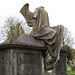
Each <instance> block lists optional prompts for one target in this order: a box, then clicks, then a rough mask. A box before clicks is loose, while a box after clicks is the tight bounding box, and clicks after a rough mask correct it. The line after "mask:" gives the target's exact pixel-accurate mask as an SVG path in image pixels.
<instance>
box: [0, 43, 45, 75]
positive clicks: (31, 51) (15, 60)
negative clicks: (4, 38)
mask: <svg viewBox="0 0 75 75" xmlns="http://www.w3.org/2000/svg"><path fill="white" fill-rule="evenodd" d="M45 51H46V48H43V47H31V46H26V45H20V44H4V45H0V75H43V73H44V56H43V55H44V53H45Z"/></svg>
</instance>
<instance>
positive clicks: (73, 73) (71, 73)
mask: <svg viewBox="0 0 75 75" xmlns="http://www.w3.org/2000/svg"><path fill="white" fill-rule="evenodd" d="M67 73H68V75H75V72H72V71H71V66H69V65H67Z"/></svg>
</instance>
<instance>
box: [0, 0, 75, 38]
mask: <svg viewBox="0 0 75 75" xmlns="http://www.w3.org/2000/svg"><path fill="white" fill-rule="evenodd" d="M25 3H29V4H30V11H31V12H34V10H35V8H36V7H39V6H44V8H45V10H46V11H47V12H48V15H49V20H50V26H56V25H60V24H61V25H64V26H65V27H67V28H68V29H69V30H70V31H71V32H72V34H73V36H74V37H75V0H0V28H1V26H3V24H4V20H5V19H6V17H9V16H16V17H19V18H20V19H24V18H23V16H22V15H21V13H20V12H19V11H20V9H21V8H22V6H23V5H24V4H25Z"/></svg>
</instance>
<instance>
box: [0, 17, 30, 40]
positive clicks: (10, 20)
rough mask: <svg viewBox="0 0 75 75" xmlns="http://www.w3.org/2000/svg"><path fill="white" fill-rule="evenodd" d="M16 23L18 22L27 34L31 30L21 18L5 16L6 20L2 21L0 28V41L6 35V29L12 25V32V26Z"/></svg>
mask: <svg viewBox="0 0 75 75" xmlns="http://www.w3.org/2000/svg"><path fill="white" fill-rule="evenodd" d="M17 24H20V25H21V26H22V28H23V30H24V31H25V34H29V33H30V31H31V28H29V27H28V26H27V25H26V22H25V21H23V20H20V19H18V18H17V17H11V16H10V17H7V18H6V20H5V21H4V26H3V27H2V28H1V30H0V35H1V37H0V41H2V40H5V39H6V38H7V37H8V31H10V30H11V29H12V27H13V32H14V30H15V29H14V26H16V25H17Z"/></svg>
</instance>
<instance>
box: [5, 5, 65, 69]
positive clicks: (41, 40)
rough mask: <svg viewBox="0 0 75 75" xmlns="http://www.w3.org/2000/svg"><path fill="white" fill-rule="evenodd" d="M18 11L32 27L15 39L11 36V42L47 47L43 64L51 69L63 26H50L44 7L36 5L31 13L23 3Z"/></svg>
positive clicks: (9, 41) (8, 41)
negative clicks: (28, 32) (28, 33)
mask: <svg viewBox="0 0 75 75" xmlns="http://www.w3.org/2000/svg"><path fill="white" fill-rule="evenodd" d="M20 12H21V14H22V15H23V16H24V18H25V20H26V22H27V24H28V26H30V27H33V29H32V32H31V33H30V35H25V36H22V37H19V38H17V39H16V38H13V42H12V43H17V44H18V43H20V44H25V45H28V46H35V47H36V46H37V47H47V50H46V52H45V55H44V66H45V69H46V70H51V69H53V68H54V67H55V65H56V63H57V61H58V60H59V54H60V47H61V42H62V38H63V29H64V27H63V26H61V25H59V26H55V27H50V24H49V18H48V13H47V12H46V10H45V9H44V7H38V8H36V9H35V12H33V13H32V12H30V11H29V4H25V5H24V6H23V7H22V9H21V11H20ZM15 39H16V40H15ZM4 43H11V40H7V41H6V42H4Z"/></svg>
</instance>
